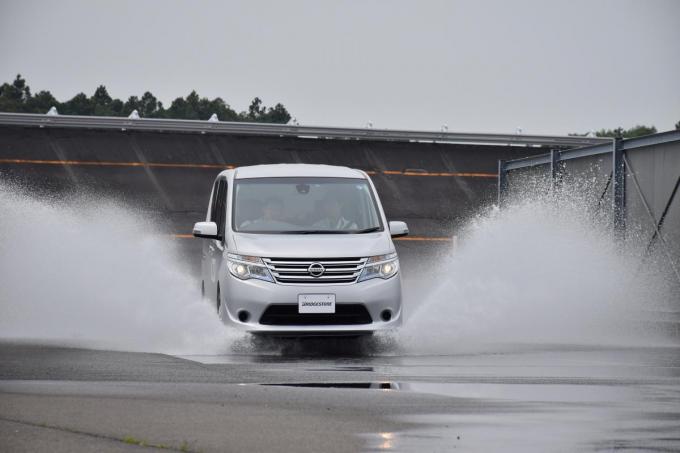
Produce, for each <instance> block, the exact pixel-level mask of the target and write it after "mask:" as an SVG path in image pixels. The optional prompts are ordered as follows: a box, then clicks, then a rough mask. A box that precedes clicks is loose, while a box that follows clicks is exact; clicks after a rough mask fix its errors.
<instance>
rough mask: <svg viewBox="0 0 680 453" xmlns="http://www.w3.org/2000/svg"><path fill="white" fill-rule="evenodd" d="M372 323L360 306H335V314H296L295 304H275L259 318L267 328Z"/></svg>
mask: <svg viewBox="0 0 680 453" xmlns="http://www.w3.org/2000/svg"><path fill="white" fill-rule="evenodd" d="M372 322H373V320H372V319H371V315H370V314H369V313H368V310H366V307H365V306H363V305H362V304H336V305H335V313H298V305H297V304H275V305H270V306H269V307H267V309H266V310H265V311H264V313H263V314H262V316H261V317H260V324H266V325H268V326H332V325H344V326H346V325H352V324H371V323H372Z"/></svg>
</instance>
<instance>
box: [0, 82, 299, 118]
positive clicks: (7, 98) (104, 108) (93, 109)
mask: <svg viewBox="0 0 680 453" xmlns="http://www.w3.org/2000/svg"><path fill="white" fill-rule="evenodd" d="M52 106H55V107H57V110H58V111H59V113H61V114H64V115H96V116H128V115H130V113H132V111H133V110H137V112H138V113H139V115H140V116H141V117H142V118H177V119H193V120H207V119H209V118H210V117H211V116H212V114H213V113H215V114H217V117H218V118H219V119H220V120H221V121H257V122H266V123H284V124H285V123H287V122H288V121H289V120H290V114H289V113H288V111H287V110H286V108H285V107H284V106H283V105H282V104H276V105H275V106H274V107H273V108H267V107H265V106H263V105H262V100H261V99H260V98H259V97H256V98H254V99H253V101H252V102H251V104H250V106H249V107H248V111H247V112H241V113H236V111H235V110H234V109H232V108H231V106H230V105H229V104H227V103H226V102H225V101H224V99H222V98H220V97H217V98H214V99H209V98H206V97H200V96H199V95H198V93H197V92H196V91H195V90H193V91H192V92H191V93H189V94H188V95H187V96H186V98H182V97H179V98H176V99H175V100H174V101H172V103H171V105H170V107H169V108H168V109H165V108H164V107H163V103H162V102H160V101H159V100H158V99H157V98H156V97H155V96H154V95H153V94H151V92H150V91H146V92H145V93H144V94H143V95H142V97H141V99H140V98H139V97H137V96H130V97H129V98H128V99H127V101H125V102H123V101H121V100H120V99H114V98H112V97H111V95H109V92H108V91H107V89H106V87H105V86H104V85H99V86H98V87H97V89H96V90H95V91H94V93H93V94H92V96H91V97H88V96H87V95H86V94H85V93H78V94H76V95H75V96H73V97H72V98H71V99H69V100H68V101H66V102H64V103H60V102H59V101H58V100H57V99H56V98H55V97H54V96H53V95H52V93H50V92H49V91H45V90H43V91H39V92H38V93H37V94H36V95H35V96H32V95H31V89H30V87H29V86H28V84H27V83H26V80H25V79H23V78H22V77H21V74H17V76H16V78H15V79H14V82H12V83H4V84H2V85H0V111H2V112H25V113H46V112H47V111H48V110H49V109H50V107H52Z"/></svg>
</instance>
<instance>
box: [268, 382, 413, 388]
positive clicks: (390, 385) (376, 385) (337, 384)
mask: <svg viewBox="0 0 680 453" xmlns="http://www.w3.org/2000/svg"><path fill="white" fill-rule="evenodd" d="M259 385H262V386H265V387H303V388H330V389H374V390H399V389H400V386H399V384H398V383H396V382H291V383H280V384H279V383H277V384H259Z"/></svg>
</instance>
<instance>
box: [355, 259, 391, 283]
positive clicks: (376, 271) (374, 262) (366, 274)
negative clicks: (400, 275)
mask: <svg viewBox="0 0 680 453" xmlns="http://www.w3.org/2000/svg"><path fill="white" fill-rule="evenodd" d="M398 271H399V259H398V258H397V254H396V253H390V254H389V255H378V256H372V257H370V258H369V259H368V261H366V266H364V270H363V271H362V272H361V275H360V276H359V281H360V282H362V281H364V280H370V279H372V278H383V279H388V278H390V277H394V276H395V275H396V274H397V272H398Z"/></svg>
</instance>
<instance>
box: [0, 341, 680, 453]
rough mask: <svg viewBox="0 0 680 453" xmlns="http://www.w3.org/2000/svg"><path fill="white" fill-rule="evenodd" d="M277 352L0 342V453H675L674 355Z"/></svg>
mask: <svg viewBox="0 0 680 453" xmlns="http://www.w3.org/2000/svg"><path fill="white" fill-rule="evenodd" d="M285 341H287V343H285V344H283V345H277V346H280V347H278V349H275V350H273V349H272V345H271V344H266V345H257V344H256V345H255V348H254V349H252V348H251V349H250V350H248V352H233V353H229V354H226V355H193V356H182V357H178V356H170V355H163V354H147V353H130V352H115V351H97V350H87V349H78V348H65V347H62V346H56V345H47V344H30V343H16V342H14V343H13V342H3V343H0V439H2V440H1V441H0V451H13V452H14V451H56V452H59V451H64V452H66V451H125V450H130V451H132V450H144V449H146V450H156V451H158V450H159V449H169V450H177V451H203V452H212V451H331V452H333V451H390V450H393V451H451V450H459V451H614V450H628V451H678V450H680V348H678V347H670V346H667V347H625V348H624V347H594V346H575V345H540V346H539V345H527V344H513V345H507V344H505V345H478V346H477V347H475V348H470V347H468V348H466V349H465V350H459V351H455V352H452V353H451V354H448V355H431V356H423V355H404V354H399V353H375V352H371V346H372V345H371V344H370V342H371V341H376V340H358V341H354V340H343V342H342V343H338V342H337V341H335V340H334V341H326V340H319V339H308V340H305V341H303V342H300V341H296V340H285ZM367 341H368V342H369V344H366V342H367ZM251 346H252V345H251Z"/></svg>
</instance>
